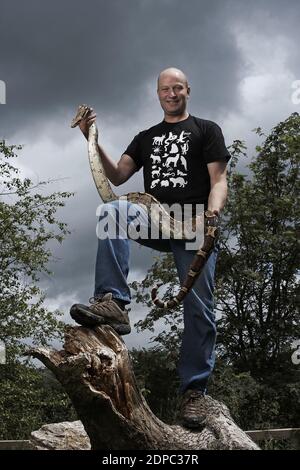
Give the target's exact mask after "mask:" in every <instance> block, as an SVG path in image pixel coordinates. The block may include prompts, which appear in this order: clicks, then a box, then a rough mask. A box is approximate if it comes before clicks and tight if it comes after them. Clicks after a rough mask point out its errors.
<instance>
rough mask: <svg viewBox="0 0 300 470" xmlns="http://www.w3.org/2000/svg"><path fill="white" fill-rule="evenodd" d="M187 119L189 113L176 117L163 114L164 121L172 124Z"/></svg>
mask: <svg viewBox="0 0 300 470" xmlns="http://www.w3.org/2000/svg"><path fill="white" fill-rule="evenodd" d="M188 117H189V113H188V112H187V111H185V112H184V113H183V114H180V115H178V116H170V115H169V114H165V116H164V120H165V121H166V122H171V123H172V122H180V121H184V120H185V119H187V118H188Z"/></svg>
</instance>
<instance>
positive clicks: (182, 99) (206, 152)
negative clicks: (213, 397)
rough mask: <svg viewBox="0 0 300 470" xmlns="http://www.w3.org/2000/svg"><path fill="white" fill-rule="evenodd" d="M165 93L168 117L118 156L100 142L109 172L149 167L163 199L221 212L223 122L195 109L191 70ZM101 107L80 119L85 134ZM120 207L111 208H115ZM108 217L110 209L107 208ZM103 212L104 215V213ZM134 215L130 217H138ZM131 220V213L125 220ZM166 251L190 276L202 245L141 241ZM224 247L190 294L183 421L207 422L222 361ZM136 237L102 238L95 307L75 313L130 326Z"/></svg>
mask: <svg viewBox="0 0 300 470" xmlns="http://www.w3.org/2000/svg"><path fill="white" fill-rule="evenodd" d="M157 93H158V98H159V101H160V105H161V107H162V109H163V111H164V120H163V121H162V122H161V123H159V124H157V125H156V126H153V127H151V128H150V129H147V130H145V131H142V132H140V133H139V134H138V135H137V136H136V137H135V138H134V139H133V141H132V142H131V144H130V145H129V146H128V147H127V150H126V151H125V152H124V154H123V155H122V157H121V159H120V160H119V162H118V163H115V162H114V161H113V160H112V159H111V158H110V157H109V156H108V155H107V154H106V152H105V151H104V149H103V148H102V147H101V146H100V145H99V152H100V155H101V157H102V162H103V166H104V169H105V172H106V176H107V177H108V179H109V180H110V181H111V182H112V183H113V184H114V185H116V186H118V185H120V184H122V183H124V182H125V181H127V180H128V179H129V178H130V177H131V176H132V175H133V174H134V173H135V172H136V171H138V170H139V169H140V168H141V167H143V172H144V173H143V174H144V183H145V191H146V192H148V193H151V194H152V195H153V196H155V197H156V198H157V199H158V200H159V201H160V202H163V203H169V204H172V203H176V202H180V203H181V204H185V203H186V204H193V205H195V204H197V203H198V204H204V208H205V209H209V210H211V211H213V212H214V213H215V214H217V215H219V214H220V212H221V210H222V209H223V207H224V205H225V201H226V197H227V182H226V165H227V162H228V160H229V158H230V155H229V153H228V151H227V149H226V147H225V143H224V138H223V135H222V131H221V129H220V127H219V126H218V125H217V124H215V123H214V122H212V121H207V120H204V119H200V118H196V117H194V116H191V115H190V114H189V113H188V111H187V102H188V99H189V96H190V87H189V85H188V81H187V78H186V76H185V74H184V73H183V72H182V71H181V70H178V69H176V68H168V69H166V70H163V71H162V72H161V73H160V75H159V77H158V84H157ZM95 118H96V114H93V113H90V115H89V116H88V117H87V118H86V119H85V120H83V121H82V122H81V123H80V128H81V131H82V132H83V134H84V135H85V136H86V137H87V136H88V129H89V126H90V125H91V123H92V122H94V121H95ZM130 205H132V204H131V203H128V202H127V201H113V202H112V203H108V204H104V206H103V207H104V209H105V210H106V214H107V213H110V214H111V218H113V221H114V222H115V223H116V224H117V225H118V226H120V225H121V220H120V219H121V218H122V217H123V218H124V216H122V215H120V214H121V213H122V214H124V211H121V210H120V209H121V208H122V209H124V206H126V208H127V209H128V207H129V206H130ZM112 208H113V209H115V210H114V211H111V209H112ZM101 217H102V218H103V213H102V215H101ZM101 217H100V220H101ZM132 220H133V218H132V217H131V218H130V216H129V215H128V216H127V218H126V220H125V224H129V223H130V222H132ZM122 222H123V224H124V220H123V221H122ZM139 223H140V224H143V225H144V226H146V227H147V226H148V224H149V219H148V217H147V214H145V213H144V212H143V211H140V216H139ZM138 241H139V242H140V243H142V244H146V245H147V246H151V247H153V248H155V249H158V250H161V251H172V252H173V255H174V259H175V263H176V267H177V271H178V275H179V278H180V281H181V282H182V281H183V279H184V277H185V276H186V274H187V272H188V268H189V266H190V264H191V261H192V259H193V257H194V254H195V252H194V251H192V250H187V249H186V248H185V241H184V240H176V239H169V240H166V239H165V240H148V241H147V243H146V242H145V241H140V240H138ZM217 254H218V248H217V247H215V248H214V250H213V252H212V254H211V255H210V257H209V259H208V261H207V263H206V265H205V267H204V269H203V271H202V273H201V274H200V276H199V278H198V279H197V281H196V283H195V285H194V288H193V289H192V290H191V291H190V292H189V294H188V295H187V296H186V298H185V300H184V333H183V340H182V345H181V351H180V360H179V365H178V372H179V376H180V379H181V386H180V389H181V392H182V393H183V399H182V405H181V412H180V415H181V420H182V423H183V424H184V425H185V426H187V427H192V428H197V427H201V426H202V424H203V419H204V417H203V416H202V414H201V402H202V400H203V397H204V394H205V391H206V386H207V382H208V379H209V376H210V375H211V372H212V369H213V366H214V348H215V338H216V326H215V319H214V313H213V289H214V272H215V264H216V259H217ZM128 262H129V240H128V239H126V238H125V237H124V238H114V239H110V238H105V239H99V242H98V253H97V260H96V277H95V292H94V298H93V300H92V301H91V304H90V305H89V306H85V305H81V304H75V305H73V306H72V308H71V315H72V317H73V318H74V319H76V321H78V322H79V323H81V324H84V325H91V326H93V325H97V324H103V323H105V324H109V325H111V326H112V327H113V328H115V330H116V331H117V332H118V333H119V334H127V333H129V332H130V324H129V318H128V313H127V311H126V309H125V306H126V305H127V304H129V303H130V300H131V297H130V290H129V288H128V285H127V275H128V266H129V265H128Z"/></svg>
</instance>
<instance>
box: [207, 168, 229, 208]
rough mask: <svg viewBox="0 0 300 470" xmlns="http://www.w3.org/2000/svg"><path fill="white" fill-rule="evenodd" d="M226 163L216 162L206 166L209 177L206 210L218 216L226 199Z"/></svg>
mask: <svg viewBox="0 0 300 470" xmlns="http://www.w3.org/2000/svg"><path fill="white" fill-rule="evenodd" d="M226 166H227V162H224V161H217V162H212V163H208V164H207V168H208V173H209V176H210V193H209V197H208V207H207V208H208V210H211V211H212V212H214V211H215V212H216V213H217V214H220V211H221V210H222V209H223V207H224V206H225V202H226V199H227V178H226V175H227V169H226Z"/></svg>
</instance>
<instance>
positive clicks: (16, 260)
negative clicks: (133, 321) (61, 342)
mask: <svg viewBox="0 0 300 470" xmlns="http://www.w3.org/2000/svg"><path fill="white" fill-rule="evenodd" d="M19 149H20V147H16V146H7V145H6V144H5V142H4V141H0V221H1V228H0V271H1V274H0V326H1V329H0V340H2V341H3V342H4V343H5V345H6V348H7V351H8V354H9V356H10V357H16V356H17V355H19V354H21V353H22V352H23V351H24V340H25V339H26V338H30V339H31V341H32V342H33V343H38V344H39V345H45V344H46V343H47V342H49V341H51V340H52V339H54V338H57V337H59V336H60V332H61V330H62V327H63V324H62V323H61V322H59V321H58V320H57V316H58V315H59V312H54V313H53V312H49V311H47V310H46V309H45V308H44V307H43V300H44V296H43V294H42V292H41V290H40V288H39V287H38V281H39V275H40V274H41V273H48V274H50V273H49V270H48V268H47V263H48V261H49V259H50V257H51V251H50V249H49V242H50V241H57V242H59V243H61V242H62V240H63V239H64V237H65V236H66V234H67V233H68V231H67V227H66V224H64V223H63V222H61V221H59V220H58V219H57V218H56V211H57V210H58V209H59V208H61V207H63V206H64V199H66V198H68V197H70V195H71V194H70V193H67V192H63V193H60V192H57V193H52V194H50V195H47V194H46V195H45V194H43V190H44V189H45V186H46V185H47V183H46V182H40V183H38V184H37V185H34V184H33V183H32V181H31V180H30V179H28V178H25V179H22V178H20V176H19V170H18V169H17V168H16V167H15V166H13V164H12V163H11V161H12V160H13V159H15V158H16V157H17V155H16V153H15V150H19Z"/></svg>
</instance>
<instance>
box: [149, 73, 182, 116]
mask: <svg viewBox="0 0 300 470" xmlns="http://www.w3.org/2000/svg"><path fill="white" fill-rule="evenodd" d="M157 94H158V98H159V102H160V105H161V107H162V109H163V110H164V112H165V114H166V115H169V116H180V115H182V114H183V113H184V112H185V110H186V106H187V100H188V97H189V94H190V88H189V87H188V86H187V83H186V80H185V79H184V78H181V77H180V75H177V74H170V75H169V74H166V75H162V76H161V77H160V79H159V82H158V88H157Z"/></svg>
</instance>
